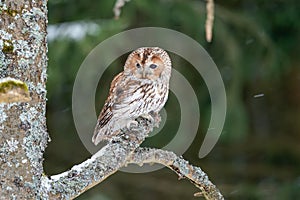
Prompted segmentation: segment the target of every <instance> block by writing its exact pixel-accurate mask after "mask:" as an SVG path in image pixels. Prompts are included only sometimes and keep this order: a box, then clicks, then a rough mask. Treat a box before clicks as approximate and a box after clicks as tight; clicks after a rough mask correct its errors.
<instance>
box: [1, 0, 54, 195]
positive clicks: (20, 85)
mask: <svg viewBox="0 0 300 200" xmlns="http://www.w3.org/2000/svg"><path fill="white" fill-rule="evenodd" d="M46 4H47V1H46V0H41V1H25V0H5V1H1V3H0V10H1V12H0V79H2V84H0V85H1V92H0V93H1V94H0V99H2V100H3V99H4V98H2V97H4V96H7V94H12V93H15V94H20V95H21V96H22V98H12V99H13V101H10V100H9V101H6V100H4V101H1V102H0V112H1V115H0V116H1V117H0V180H1V181H0V194H1V198H0V199H2V198H4V199H33V198H36V197H37V196H36V195H37V194H38V189H39V186H40V181H41V176H42V174H43V166H42V161H43V152H44V150H45V148H46V144H47V140H48V133H47V130H46V118H45V111H46V89H45V83H46V69H47V68H46V66H47V55H46V53H47V43H46V26H47V7H46V6H47V5H46ZM28 41H30V42H28ZM3 80H4V81H3ZM1 95H3V96H2V97H1ZM23 97H24V98H23ZM24 101H26V102H24ZM16 191H18V192H16Z"/></svg>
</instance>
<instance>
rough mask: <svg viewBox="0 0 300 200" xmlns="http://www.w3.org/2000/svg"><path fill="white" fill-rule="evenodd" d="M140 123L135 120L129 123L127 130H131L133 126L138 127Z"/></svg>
mask: <svg viewBox="0 0 300 200" xmlns="http://www.w3.org/2000/svg"><path fill="white" fill-rule="evenodd" d="M138 124H139V123H138V122H137V121H135V120H131V121H129V122H128V123H127V126H126V127H127V129H130V127H131V126H134V127H137V126H138Z"/></svg>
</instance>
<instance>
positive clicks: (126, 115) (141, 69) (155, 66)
mask: <svg viewBox="0 0 300 200" xmlns="http://www.w3.org/2000/svg"><path fill="white" fill-rule="evenodd" d="M170 76H171V60H170V57H169V55H168V54H167V53H166V52H165V51H164V50H162V49H161V48H158V47H142V48H139V49H137V50H135V51H133V52H132V53H131V54H130V55H129V56H128V58H127V60H126V63H125V65H124V71H123V72H121V73H119V74H118V75H117V76H116V77H115V78H114V79H113V81H112V83H111V86H110V90H109V96H108V98H107V99H106V101H105V104H104V107H103V108H102V111H101V112H100V115H99V118H98V121H97V125H96V128H95V132H94V135H93V138H92V141H93V143H94V144H95V145H97V144H98V143H99V142H100V141H103V140H110V139H111V138H112V137H113V136H115V135H116V134H118V132H119V130H120V129H121V128H124V127H126V126H128V125H129V124H130V123H133V122H134V120H135V119H136V118H138V117H140V116H142V117H149V113H150V112H153V113H158V112H159V111H160V110H161V109H162V108H163V106H164V105H165V103H166V101H167V99H168V92H169V80H170ZM150 118H151V117H150Z"/></svg>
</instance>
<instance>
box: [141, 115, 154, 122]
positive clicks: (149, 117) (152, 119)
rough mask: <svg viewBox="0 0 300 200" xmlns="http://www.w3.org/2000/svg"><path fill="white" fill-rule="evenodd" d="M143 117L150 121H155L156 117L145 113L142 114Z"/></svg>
mask: <svg viewBox="0 0 300 200" xmlns="http://www.w3.org/2000/svg"><path fill="white" fill-rule="evenodd" d="M141 117H142V118H144V119H146V120H148V121H149V122H153V121H154V118H153V117H152V115H151V114H143V115H141Z"/></svg>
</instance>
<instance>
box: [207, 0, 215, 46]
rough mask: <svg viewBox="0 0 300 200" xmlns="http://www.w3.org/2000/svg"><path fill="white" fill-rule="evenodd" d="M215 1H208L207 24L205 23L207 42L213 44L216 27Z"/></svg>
mask: <svg viewBox="0 0 300 200" xmlns="http://www.w3.org/2000/svg"><path fill="white" fill-rule="evenodd" d="M214 9H215V6H214V0H207V3H206V22H205V33H206V41H207V42H211V40H212V35H213V26H214Z"/></svg>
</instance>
